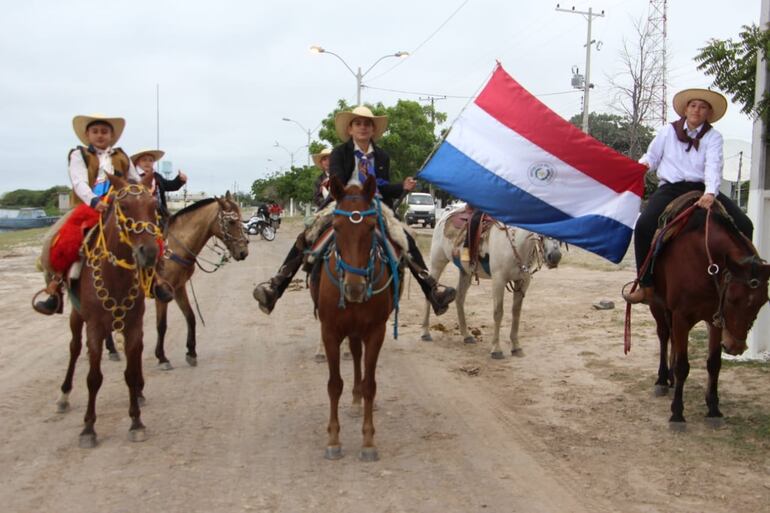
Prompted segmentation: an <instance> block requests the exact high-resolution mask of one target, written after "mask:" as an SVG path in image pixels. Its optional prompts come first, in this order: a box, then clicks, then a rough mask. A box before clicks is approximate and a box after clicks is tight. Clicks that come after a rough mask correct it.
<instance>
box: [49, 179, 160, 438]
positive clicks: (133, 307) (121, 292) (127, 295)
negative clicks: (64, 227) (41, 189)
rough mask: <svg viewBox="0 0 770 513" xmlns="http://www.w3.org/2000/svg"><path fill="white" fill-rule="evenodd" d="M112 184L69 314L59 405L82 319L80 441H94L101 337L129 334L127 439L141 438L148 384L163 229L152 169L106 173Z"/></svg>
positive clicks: (65, 400) (68, 384)
mask: <svg viewBox="0 0 770 513" xmlns="http://www.w3.org/2000/svg"><path fill="white" fill-rule="evenodd" d="M108 176H109V179H110V182H111V184H112V192H110V194H109V197H110V199H111V201H112V204H111V205H110V207H109V209H108V210H107V211H106V212H105V213H104V214H102V217H101V218H100V221H99V225H97V227H96V228H94V229H93V230H92V231H91V232H90V234H89V235H88V237H87V238H86V241H85V242H84V245H83V250H84V253H85V265H84V266H83V270H82V271H81V274H80V278H79V280H78V281H77V283H76V284H73V290H72V291H71V293H73V292H74V295H75V296H76V297H78V298H79V301H80V305H79V308H73V309H72V313H71V314H70V330H71V332H72V341H71V342H70V360H69V366H68V367H67V375H66V376H65V378H64V383H63V384H62V386H61V391H62V395H61V398H60V399H59V401H58V403H57V405H58V409H59V412H61V413H63V412H66V411H67V410H68V409H69V393H70V391H71V390H72V378H73V375H74V373H75V363H76V362H77V359H78V356H79V355H80V351H81V348H82V331H83V323H85V324H86V344H87V345H88V359H89V364H90V370H89V372H88V408H87V409H86V415H85V427H84V428H83V431H82V432H81V433H80V446H81V447H94V446H95V445H96V431H94V423H95V422H96V394H97V393H98V392H99V388H100V387H101V385H102V371H101V368H100V364H101V358H102V342H103V340H104V339H105V337H106V336H107V334H108V333H110V332H111V331H115V332H117V333H118V334H119V336H122V337H123V338H124V339H125V351H126V371H125V379H126V384H127V385H128V391H129V400H130V406H129V410H128V414H129V416H130V417H131V428H130V430H129V439H130V440H132V441H143V440H144V439H145V431H144V425H143V424H142V421H141V420H140V411H139V399H140V397H141V394H142V389H143V388H144V378H143V377H142V348H143V340H142V338H143V328H142V319H143V317H144V297H145V294H146V293H148V292H149V289H150V287H151V284H152V278H153V273H154V272H155V271H154V269H155V264H156V262H157V260H158V257H159V242H160V240H161V237H162V234H161V232H160V229H159V228H158V226H157V224H156V222H157V216H156V213H155V199H154V198H153V196H152V194H151V193H150V191H149V187H150V184H151V182H152V174H147V176H146V177H145V178H144V179H143V180H142V181H141V183H140V184H129V183H128V182H127V181H126V180H124V179H123V178H120V177H117V176H111V175H108Z"/></svg>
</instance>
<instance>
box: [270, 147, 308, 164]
mask: <svg viewBox="0 0 770 513" xmlns="http://www.w3.org/2000/svg"><path fill="white" fill-rule="evenodd" d="M273 146H274V147H276V148H281V149H282V150H283V151H285V152H286V153H288V154H289V158H291V167H294V154H295V153H297V152H298V151H299V150H301V149H302V148H304V147H305V145H304V144H303V145H302V146H300V147H299V148H297V149H296V150H294V151H291V150H290V149H289V148H287V147H286V146H284V145H283V144H281V143H279V142H278V141H275V144H273Z"/></svg>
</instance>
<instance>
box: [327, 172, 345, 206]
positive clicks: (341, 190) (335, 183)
mask: <svg viewBox="0 0 770 513" xmlns="http://www.w3.org/2000/svg"><path fill="white" fill-rule="evenodd" d="M329 192H330V193H331V195H332V198H334V200H335V201H339V200H341V199H342V198H343V196H345V186H344V185H342V182H341V181H340V179H339V177H338V176H337V175H332V177H331V189H330V190H329Z"/></svg>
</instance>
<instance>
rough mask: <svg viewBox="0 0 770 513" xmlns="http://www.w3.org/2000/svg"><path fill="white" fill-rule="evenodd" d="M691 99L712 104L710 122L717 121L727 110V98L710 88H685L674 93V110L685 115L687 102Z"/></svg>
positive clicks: (682, 115) (680, 114)
mask: <svg viewBox="0 0 770 513" xmlns="http://www.w3.org/2000/svg"><path fill="white" fill-rule="evenodd" d="M691 100H703V101H704V102H706V103H708V104H709V105H711V115H710V116H709V117H708V119H707V121H708V122H709V123H716V122H717V121H719V120H720V119H722V116H724V115H725V112H727V99H726V98H725V97H724V96H722V95H721V94H719V93H717V92H716V91H711V90H709V89H684V90H683V91H679V92H678V93H676V94H675V95H674V102H673V103H674V111H676V113H677V114H679V116H681V117H684V116H685V110H686V109H687V104H688V103H690V101H691Z"/></svg>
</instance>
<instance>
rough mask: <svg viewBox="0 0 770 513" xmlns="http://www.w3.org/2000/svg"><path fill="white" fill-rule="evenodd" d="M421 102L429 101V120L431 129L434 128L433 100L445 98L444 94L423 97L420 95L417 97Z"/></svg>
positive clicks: (434, 112)
mask: <svg viewBox="0 0 770 513" xmlns="http://www.w3.org/2000/svg"><path fill="white" fill-rule="evenodd" d="M417 99H418V100H420V101H421V102H428V101H429V102H430V122H431V124H432V125H433V129H434V130H435V129H436V106H435V101H436V100H446V96H426V97H425V98H423V97H422V96H420V97H419V98H417Z"/></svg>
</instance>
